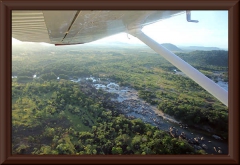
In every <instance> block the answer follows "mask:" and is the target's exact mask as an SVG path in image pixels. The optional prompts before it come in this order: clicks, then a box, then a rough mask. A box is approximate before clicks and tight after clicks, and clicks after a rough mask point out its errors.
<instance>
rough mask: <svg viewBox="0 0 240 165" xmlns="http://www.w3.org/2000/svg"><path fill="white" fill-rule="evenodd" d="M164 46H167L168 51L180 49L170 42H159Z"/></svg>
mask: <svg viewBox="0 0 240 165" xmlns="http://www.w3.org/2000/svg"><path fill="white" fill-rule="evenodd" d="M161 45H162V46H164V47H165V48H167V49H168V50H170V51H182V50H181V49H180V48H178V47H177V46H176V45H173V44H170V43H163V44H161Z"/></svg>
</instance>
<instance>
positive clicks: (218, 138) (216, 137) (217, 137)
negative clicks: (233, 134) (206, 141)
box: [212, 135, 222, 140]
mask: <svg viewBox="0 0 240 165" xmlns="http://www.w3.org/2000/svg"><path fill="white" fill-rule="evenodd" d="M212 137H214V138H215V139H217V140H222V138H221V137H219V136H217V135H212Z"/></svg>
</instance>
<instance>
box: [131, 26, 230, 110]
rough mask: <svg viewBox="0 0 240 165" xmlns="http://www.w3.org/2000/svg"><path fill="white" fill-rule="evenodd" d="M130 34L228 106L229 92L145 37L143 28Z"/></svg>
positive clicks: (135, 29)
mask: <svg viewBox="0 0 240 165" xmlns="http://www.w3.org/2000/svg"><path fill="white" fill-rule="evenodd" d="M129 33H130V34H131V35H133V36H135V37H137V38H138V39H140V40H141V41H142V42H143V43H145V44H146V45H148V46H149V47H150V48H152V49H153V50H154V51H155V52H157V53H159V54H160V55H161V56H163V57H164V58H165V59H166V60H168V61H169V62H170V63H172V64H173V65H174V66H176V67H177V68H178V69H179V70H181V71H182V72H183V73H185V74H186V75H187V76H188V77H190V78H191V79H192V80H194V81H195V82H196V83H198V84H199V85H200V86H201V87H203V88H204V89H205V90H207V91H208V92H209V93H211V94H212V95H213V96H214V97H216V98H217V99H218V100H220V101H221V102H222V103H223V104H225V105H226V106H228V92H227V91H226V90H225V89H223V88H221V87H220V86H219V85H217V84H216V83H215V82H214V81H212V80H211V79H209V78H208V77H206V76H205V75H204V74H202V73H201V72H199V71H198V70H197V69H195V68H194V67H192V66H191V65H190V64H188V63H187V62H185V61H184V60H182V59H181V58H180V57H178V56H177V55H175V54H174V53H172V52H171V51H169V50H168V49H166V48H164V47H163V46H161V45H160V44H159V43H157V42H156V41H154V40H152V39H151V38H150V37H148V36H147V35H145V34H144V33H143V32H142V31H141V28H134V29H131V30H129Z"/></svg>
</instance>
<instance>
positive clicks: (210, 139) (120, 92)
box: [71, 76, 228, 154]
mask: <svg viewBox="0 0 240 165" xmlns="http://www.w3.org/2000/svg"><path fill="white" fill-rule="evenodd" d="M71 81H73V82H76V83H79V82H81V83H88V84H91V86H92V87H93V88H95V89H102V90H104V91H105V92H108V93H112V94H114V97H112V98H111V102H113V103H114V104H115V105H116V107H117V110H118V111H120V112H121V113H122V114H124V115H125V116H126V117H127V118H129V119H136V118H139V119H141V120H142V121H143V122H145V123H149V124H151V125H153V126H156V127H157V128H159V129H160V130H163V131H167V132H169V133H170V134H171V135H172V136H174V137H176V138H179V135H181V134H182V133H183V134H184V136H185V138H186V140H187V141H188V142H189V144H191V145H192V146H193V147H194V148H195V150H204V151H205V152H206V153H207V154H228V142H227V141H225V140H222V139H217V138H218V137H217V136H215V135H213V134H211V133H210V132H207V131H203V130H200V129H197V128H190V127H188V126H187V125H185V124H182V123H181V122H180V121H177V120H176V119H175V118H174V117H172V116H169V115H167V114H165V113H164V112H162V111H161V110H158V109H157V107H156V106H152V105H150V104H148V103H146V102H145V101H144V100H143V99H141V98H139V97H138V92H137V90H135V89H133V88H130V87H123V86H119V85H118V84H117V83H115V82H113V81H112V80H109V79H108V80H104V81H101V80H100V78H94V77H91V76H90V77H87V78H78V80H73V79H72V80H71ZM173 129H174V131H175V132H173V131H170V130H173ZM214 136H215V137H214Z"/></svg>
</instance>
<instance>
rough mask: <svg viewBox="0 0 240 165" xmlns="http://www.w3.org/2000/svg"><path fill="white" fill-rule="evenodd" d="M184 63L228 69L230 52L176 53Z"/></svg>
mask: <svg viewBox="0 0 240 165" xmlns="http://www.w3.org/2000/svg"><path fill="white" fill-rule="evenodd" d="M176 54H177V55H178V56H179V57H180V58H182V59H183V60H184V61H186V62H188V63H190V64H192V65H195V66H204V65H211V66H218V67H228V51H225V50H211V51H202V50H197V51H192V52H188V53H185V52H182V53H176Z"/></svg>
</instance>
